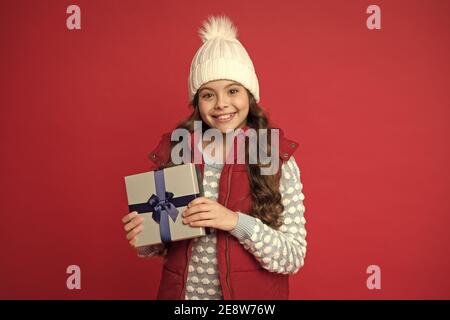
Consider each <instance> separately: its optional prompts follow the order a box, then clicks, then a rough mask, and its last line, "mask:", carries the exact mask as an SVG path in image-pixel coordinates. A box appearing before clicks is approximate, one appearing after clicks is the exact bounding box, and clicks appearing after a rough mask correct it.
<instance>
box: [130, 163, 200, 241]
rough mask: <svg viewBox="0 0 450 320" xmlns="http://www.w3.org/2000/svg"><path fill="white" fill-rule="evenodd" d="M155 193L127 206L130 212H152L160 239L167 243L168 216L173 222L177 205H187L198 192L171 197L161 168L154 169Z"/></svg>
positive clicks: (168, 236) (168, 235)
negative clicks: (145, 200) (142, 201)
mask: <svg viewBox="0 0 450 320" xmlns="http://www.w3.org/2000/svg"><path fill="white" fill-rule="evenodd" d="M154 175H155V187H156V194H152V195H151V197H150V198H149V199H148V201H147V202H145V203H138V204H131V205H129V206H128V209H129V210H130V212H132V211H137V212H138V213H147V212H153V214H152V218H153V220H154V221H155V222H156V223H158V224H159V233H160V237H161V241H162V242H163V243H168V242H170V241H172V240H171V235H170V227H169V217H170V218H172V220H173V221H174V222H175V220H176V219H177V216H178V213H179V212H178V209H177V207H182V206H187V205H188V203H189V202H191V201H192V200H194V199H195V198H197V197H198V196H199V195H200V194H198V193H196V194H191V195H187V196H182V197H176V198H174V197H173V193H172V192H168V191H166V183H165V180H164V171H163V169H161V170H157V171H154Z"/></svg>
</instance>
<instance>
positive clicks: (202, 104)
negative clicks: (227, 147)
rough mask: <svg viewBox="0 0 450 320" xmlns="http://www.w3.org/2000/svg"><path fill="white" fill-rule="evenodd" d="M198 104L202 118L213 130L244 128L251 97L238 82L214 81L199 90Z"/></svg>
mask: <svg viewBox="0 0 450 320" xmlns="http://www.w3.org/2000/svg"><path fill="white" fill-rule="evenodd" d="M198 92H199V96H198V104H199V111H200V116H201V117H202V119H203V121H205V122H206V123H207V124H208V125H209V126H210V127H211V128H216V129H219V130H220V131H221V132H222V133H225V132H226V129H237V128H242V127H244V126H245V125H246V124H247V115H248V111H249V97H248V94H247V90H246V89H245V88H244V87H243V86H242V85H241V84H239V83H238V82H235V81H230V80H214V81H210V82H207V83H205V84H203V85H202V86H201V87H200V88H199V89H198Z"/></svg>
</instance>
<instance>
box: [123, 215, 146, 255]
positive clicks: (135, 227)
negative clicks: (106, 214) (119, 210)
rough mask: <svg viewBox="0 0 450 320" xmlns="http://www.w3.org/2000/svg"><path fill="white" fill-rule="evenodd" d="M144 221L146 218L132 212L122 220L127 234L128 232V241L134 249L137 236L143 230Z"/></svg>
mask: <svg viewBox="0 0 450 320" xmlns="http://www.w3.org/2000/svg"><path fill="white" fill-rule="evenodd" d="M143 221H144V218H143V217H142V216H140V215H139V214H138V213H137V212H136V211H133V212H130V213H129V214H127V215H125V216H124V217H123V218H122V222H123V223H124V224H125V226H124V229H125V232H127V239H128V241H129V243H130V245H131V246H132V247H133V248H134V244H135V243H136V236H137V235H138V234H139V233H140V232H141V231H142V229H143V225H142V222H143Z"/></svg>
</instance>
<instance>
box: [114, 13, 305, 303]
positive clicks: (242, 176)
mask: <svg viewBox="0 0 450 320" xmlns="http://www.w3.org/2000/svg"><path fill="white" fill-rule="evenodd" d="M199 33H200V36H201V38H202V41H203V45H202V46H201V47H200V48H199V50H198V51H197V53H196V54H195V56H194V58H193V60H192V64H191V68H190V75H189V94H190V105H191V106H192V108H193V111H192V114H191V115H190V116H189V118H187V119H186V120H185V121H183V122H181V123H180V124H179V125H178V126H177V128H185V129H187V130H189V132H191V137H192V134H193V131H194V121H202V129H203V130H206V129H208V128H216V129H219V130H220V131H221V132H222V133H225V132H226V131H227V130H229V129H233V130H234V129H241V130H240V134H245V132H247V130H248V129H250V128H252V129H255V130H258V129H266V128H270V124H269V121H268V119H267V116H266V115H265V113H264V111H263V110H262V109H261V107H260V106H259V105H258V102H259V86H258V79H257V77H256V73H255V70H254V67H253V64H252V61H251V60H250V57H249V55H248V54H247V51H246V50H245V48H244V47H243V46H242V44H241V43H240V42H239V41H238V40H237V38H236V35H237V30H236V27H235V26H234V25H233V23H232V22H231V21H230V19H229V18H228V17H226V16H218V17H209V19H208V21H206V22H204V24H203V29H200V31H199ZM268 131H269V132H270V130H268ZM279 133H280V135H279V155H277V156H279V158H280V161H279V164H280V165H279V168H278V171H277V173H276V174H274V175H261V174H260V168H261V167H262V164H260V163H257V164H250V163H248V164H238V163H237V161H236V152H234V161H233V162H232V163H230V162H229V161H226V163H224V162H225V161H224V159H225V156H227V155H228V154H230V155H231V154H233V153H229V150H230V149H229V148H231V147H234V148H235V150H236V139H234V140H233V145H232V146H226V145H224V146H223V149H222V151H223V153H219V152H218V154H222V155H223V158H222V161H215V159H212V158H211V157H208V156H207V155H206V153H204V154H203V157H202V163H201V165H200V166H201V171H202V175H203V186H204V197H200V198H196V199H194V200H193V201H191V203H190V204H189V205H188V207H187V209H186V210H185V211H184V212H182V219H183V222H184V223H186V224H189V225H190V226H192V227H205V228H207V230H208V231H209V232H207V234H206V235H205V236H203V237H200V238H194V239H188V240H182V241H175V242H171V243H169V244H167V245H164V244H159V245H153V246H146V247H140V248H138V255H139V256H140V257H151V256H155V255H161V256H164V266H163V271H162V276H161V284H160V287H159V291H158V299H186V300H189V299H193V300H194V299H288V295H289V282H288V279H289V275H290V274H294V273H296V272H297V271H298V270H299V269H300V268H301V267H302V266H303V263H304V258H305V254H306V245H307V243H306V241H305V237H306V230H305V223H306V221H305V219H304V216H303V215H304V212H305V207H304V206H303V200H304V195H303V194H302V183H301V181H300V171H299V168H298V166H297V164H296V161H295V159H294V157H293V155H292V154H293V152H294V151H295V150H296V148H297V147H298V144H297V143H296V142H294V141H292V140H289V139H287V138H286V137H284V134H283V131H282V130H281V129H280V131H279ZM170 137H171V133H170V132H168V133H165V134H163V135H162V139H161V140H160V142H159V144H158V146H157V147H156V148H155V149H154V150H153V151H152V152H151V153H150V155H149V157H150V159H151V160H152V162H153V164H154V165H153V166H152V169H151V170H156V169H161V168H167V167H170V166H173V165H174V164H173V162H172V161H171V159H170V154H171V149H172V148H173V146H174V145H175V144H176V143H177V142H171V139H170ZM191 141H193V139H191ZM223 141H225V139H223ZM201 143H202V146H200V145H199V146H193V148H192V150H194V148H197V150H203V149H202V147H203V148H204V147H205V146H206V145H207V144H208V141H201ZM270 143H271V141H270V139H269V145H270ZM245 151H246V157H247V158H248V144H246V146H245ZM215 158H216V157H215ZM247 158H246V159H247ZM216 159H217V158H216ZM122 221H123V223H124V224H125V227H124V228H125V231H126V232H127V236H126V237H127V239H128V240H129V242H130V244H131V245H132V246H133V245H134V242H135V238H136V235H137V234H139V232H141V231H142V218H141V217H139V215H138V214H137V212H131V213H129V214H127V215H125V216H124V217H123V219H122Z"/></svg>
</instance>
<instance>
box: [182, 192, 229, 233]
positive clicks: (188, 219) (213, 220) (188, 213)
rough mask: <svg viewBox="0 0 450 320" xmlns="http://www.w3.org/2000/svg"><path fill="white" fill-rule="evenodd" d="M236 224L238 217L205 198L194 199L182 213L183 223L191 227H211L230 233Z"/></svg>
mask: <svg viewBox="0 0 450 320" xmlns="http://www.w3.org/2000/svg"><path fill="white" fill-rule="evenodd" d="M237 222H238V215H237V214H236V213H235V212H233V211H231V210H229V209H227V208H225V207H224V206H222V205H221V204H219V203H218V202H217V201H214V200H211V199H208V198H206V197H200V198H195V199H194V200H192V201H191V202H190V203H189V204H188V209H186V210H185V211H184V212H183V223H185V224H190V225H191V226H192V227H212V228H215V229H220V230H224V231H231V230H233V229H234V227H236V224H237Z"/></svg>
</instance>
